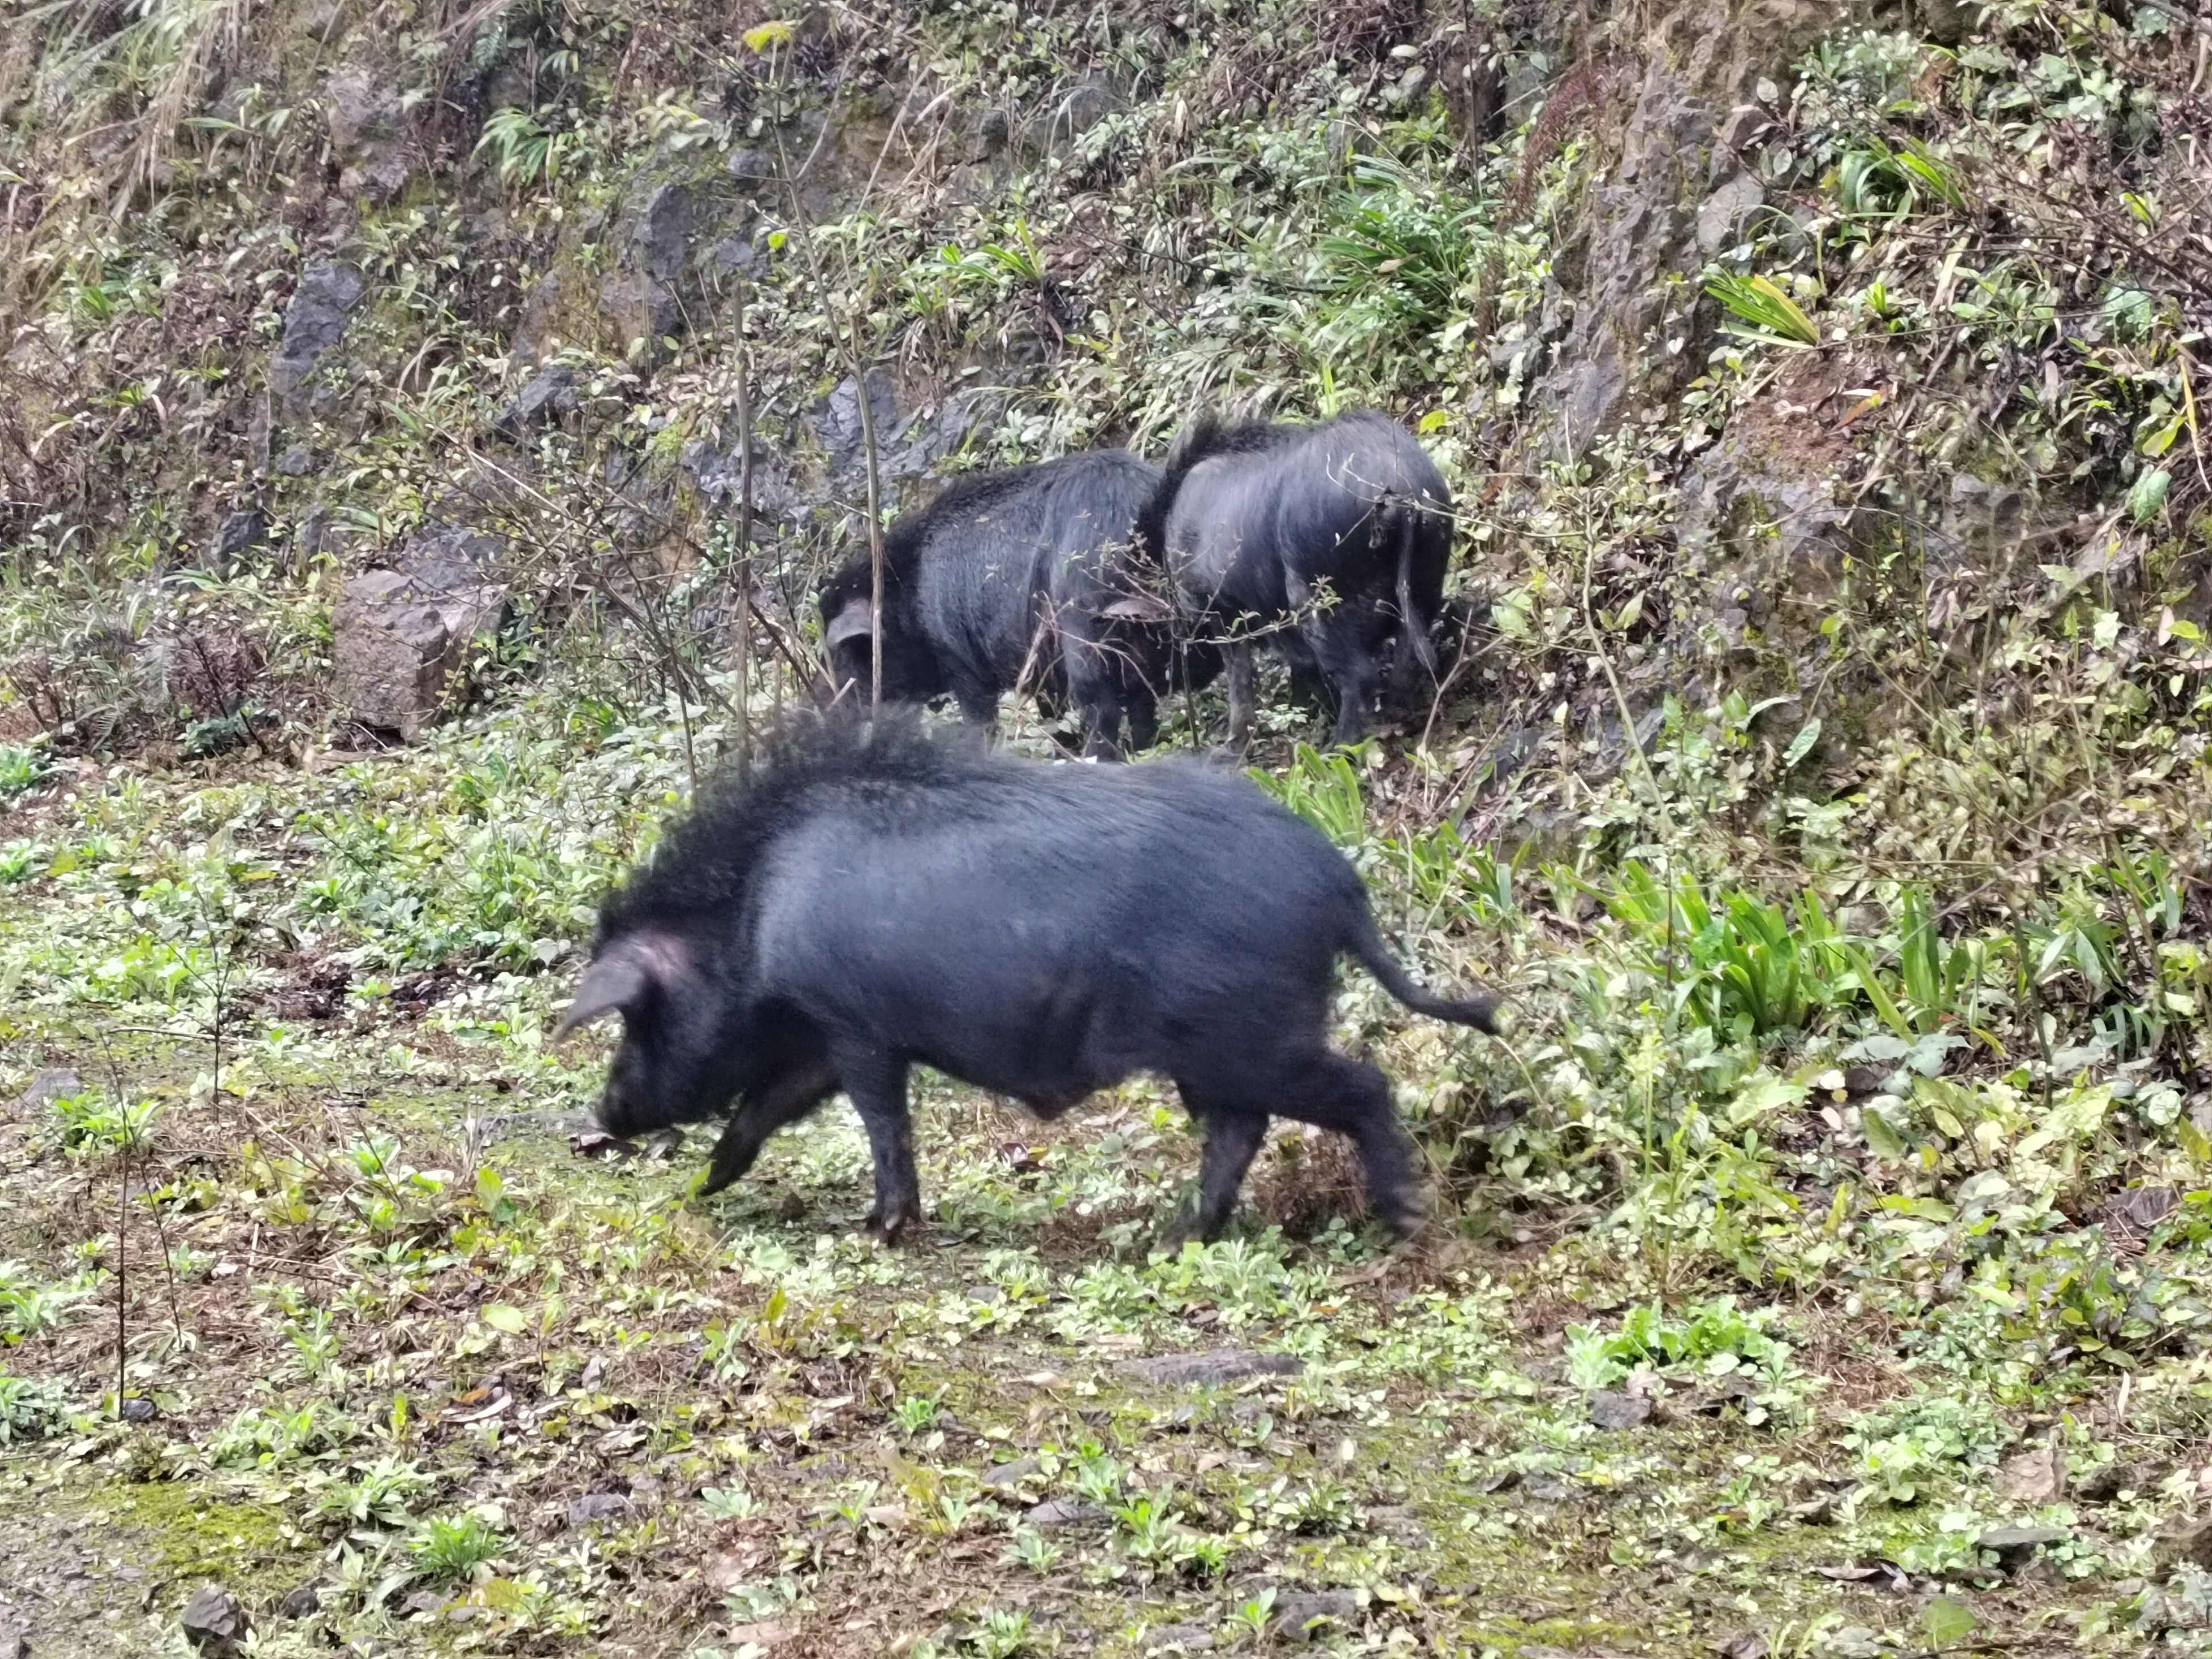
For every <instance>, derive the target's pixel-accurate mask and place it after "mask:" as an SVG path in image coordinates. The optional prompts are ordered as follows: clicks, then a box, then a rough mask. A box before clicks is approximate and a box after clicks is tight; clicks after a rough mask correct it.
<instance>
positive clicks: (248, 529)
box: [208, 507, 269, 576]
mask: <svg viewBox="0 0 2212 1659" xmlns="http://www.w3.org/2000/svg"><path fill="white" fill-rule="evenodd" d="M268 534H269V520H268V518H267V517H266V515H264V513H262V511H261V509H260V508H259V507H247V508H246V510H245V511H244V512H242V513H232V514H231V515H230V516H229V517H228V518H226V519H225V520H223V521H222V525H221V526H218V527H217V529H216V532H215V542H214V544H213V545H212V546H210V548H209V549H208V568H209V569H210V570H212V571H214V572H215V573H216V574H217V575H218V576H228V575H229V574H231V573H232V572H234V570H236V569H237V568H238V561H239V559H240V556H243V555H245V554H247V553H250V552H252V550H254V549H255V548H257V547H258V546H260V545H261V544H262V542H263V541H264V539H265V538H267V536H268Z"/></svg>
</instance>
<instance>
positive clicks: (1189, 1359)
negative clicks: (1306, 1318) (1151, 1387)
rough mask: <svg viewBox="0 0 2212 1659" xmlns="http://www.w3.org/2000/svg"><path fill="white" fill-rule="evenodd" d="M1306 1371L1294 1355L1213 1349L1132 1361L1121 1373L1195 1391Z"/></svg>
mask: <svg viewBox="0 0 2212 1659" xmlns="http://www.w3.org/2000/svg"><path fill="white" fill-rule="evenodd" d="M1305 1368H1306V1367H1305V1361H1304V1360H1303V1359H1300V1358H1298V1357H1297V1355H1295V1354H1287V1353H1255V1352H1253V1351H1252V1350H1250V1349H1249V1348H1216V1349H1214V1350H1212V1352H1208V1353H1170V1354H1162V1355H1160V1356H1159V1357H1158V1358H1153V1359H1133V1360H1131V1361H1130V1362H1129V1363H1128V1364H1127V1365H1124V1366H1123V1367H1122V1370H1126V1371H1127V1372H1128V1374H1129V1375H1130V1376H1133V1377H1135V1378H1136V1379H1137V1380H1138V1381H1139V1382H1140V1383H1152V1384H1155V1385H1156V1386H1158V1387H1163V1388H1196V1387H1200V1386H1204V1385H1207V1384H1212V1383H1236V1382H1239V1381H1242V1380H1243V1378H1245V1377H1248V1376H1297V1375H1298V1373H1299V1372H1301V1371H1303V1370H1305Z"/></svg>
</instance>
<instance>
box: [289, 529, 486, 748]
mask: <svg viewBox="0 0 2212 1659" xmlns="http://www.w3.org/2000/svg"><path fill="white" fill-rule="evenodd" d="M473 535H474V532H467V531H458V532H448V533H447V537H446V538H445V539H443V540H441V541H437V542H436V544H435V545H434V546H432V547H430V548H428V549H423V550H420V551H418V554H417V556H416V559H415V560H414V561H413V562H412V568H410V569H404V570H375V571H371V572H370V573H369V574H367V575H365V576H356V577H355V578H354V579H353V580H351V581H349V582H348V583H347V584H346V585H345V587H344V590H343V592H341V593H340V594H339V596H338V602H337V606H336V608H335V610H334V612H333V615H332V618H331V632H332V643H331V670H332V674H331V678H332V683H333V688H334V701H335V702H336V704H337V708H338V709H339V710H340V711H341V712H342V713H343V714H347V715H349V717H351V718H352V719H354V720H357V721H359V722H360V723H361V724H362V725H363V726H370V727H372V728H375V729H378V730H382V731H393V732H398V733H399V734H400V736H401V737H402V738H404V739H405V740H407V741H409V742H412V741H413V740H414V739H415V738H417V737H419V736H420V735H421V734H422V728H423V726H425V725H427V724H428V722H429V721H430V720H431V719H433V718H434V717H435V715H436V714H437V713H438V712H439V710H441V708H444V707H445V706H446V704H447V701H448V700H449V697H450V696H451V694H452V693H453V690H454V685H453V681H454V678H455V676H456V675H457V674H458V672H459V670H460V668H461V666H462V665H463V663H464V662H465V660H466V657H467V653H468V648H469V642H470V641H471V640H473V639H474V638H475V637H476V636H477V635H478V634H480V633H483V632H484V631H485V630H487V629H493V628H496V627H497V626H498V625H499V623H500V621H501V617H502V616H503V615H504V614H505V611H506V609H507V587H506V586H505V585H504V584H503V583H501V582H497V581H494V580H488V579H487V576H486V574H485V573H484V572H483V569H482V568H481V567H480V566H479V565H478V564H477V562H476V561H475V560H474V559H472V558H471V557H469V556H468V553H467V543H466V539H465V538H470V537H471V536H473ZM434 539H435V538H434ZM477 539H478V540H483V541H489V538H477Z"/></svg>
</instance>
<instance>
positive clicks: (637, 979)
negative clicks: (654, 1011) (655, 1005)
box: [553, 946, 653, 1042]
mask: <svg viewBox="0 0 2212 1659" xmlns="http://www.w3.org/2000/svg"><path fill="white" fill-rule="evenodd" d="M652 988H653V971H652V969H650V968H648V967H647V965H646V963H645V959H644V957H642V956H641V954H640V953H638V952H636V951H629V950H625V949H623V948H622V947H620V946H617V948H616V949H615V950H613V951H610V952H609V953H608V954H607V955H605V956H603V957H600V958H599V960H598V961H597V962H595V963H592V965H591V966H590V967H589V968H587V969H585V970H584V977H583V980H582V981H581V982H580V983H579V984H578V985H577V987H576V1000H574V1002H572V1003H570V1004H569V1005H568V1012H567V1013H565V1014H563V1015H562V1016H561V1023H560V1024H558V1025H556V1026H555V1027H554V1028H553V1041H554V1042H560V1041H562V1039H563V1038H564V1037H566V1036H568V1034H569V1033H570V1032H572V1031H574V1030H576V1029H577V1028H578V1027H580V1026H584V1025H588V1024H591V1023H592V1021H593V1020H595V1019H598V1018H600V1017H601V1016H602V1015H605V1014H611V1013H614V1012H617V1010H620V1009H623V1008H628V1007H629V1006H632V1005H634V1004H635V1003H639V1002H642V1001H643V1000H645V996H646V994H647V992H648V991H650V990H652Z"/></svg>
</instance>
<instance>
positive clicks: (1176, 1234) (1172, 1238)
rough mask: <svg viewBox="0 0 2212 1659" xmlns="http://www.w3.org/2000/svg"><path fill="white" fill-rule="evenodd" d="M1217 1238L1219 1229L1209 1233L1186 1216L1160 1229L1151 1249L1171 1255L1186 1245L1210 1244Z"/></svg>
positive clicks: (1195, 1220)
mask: <svg viewBox="0 0 2212 1659" xmlns="http://www.w3.org/2000/svg"><path fill="white" fill-rule="evenodd" d="M1218 1237H1220V1229H1219V1228H1218V1227H1217V1228H1215V1229H1213V1230H1212V1231H1211V1232H1209V1231H1207V1230H1206V1228H1205V1227H1204V1226H1202V1225H1200V1222H1199V1219H1198V1218H1197V1217H1196V1216H1190V1215H1187V1216H1182V1217H1179V1218H1176V1220H1174V1221H1171V1222H1170V1223H1169V1224H1168V1225H1166V1226H1164V1227H1163V1228H1161V1229H1160V1236H1159V1237H1158V1239H1156V1240H1154V1241H1153V1244H1152V1248H1153V1249H1156V1250H1165V1251H1166V1252H1168V1254H1169V1255H1175V1254H1176V1252H1178V1251H1180V1250H1181V1249H1182V1247H1183V1246H1184V1245H1186V1244H1211V1243H1213V1241H1214V1240H1215V1239H1216V1238H1218Z"/></svg>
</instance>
